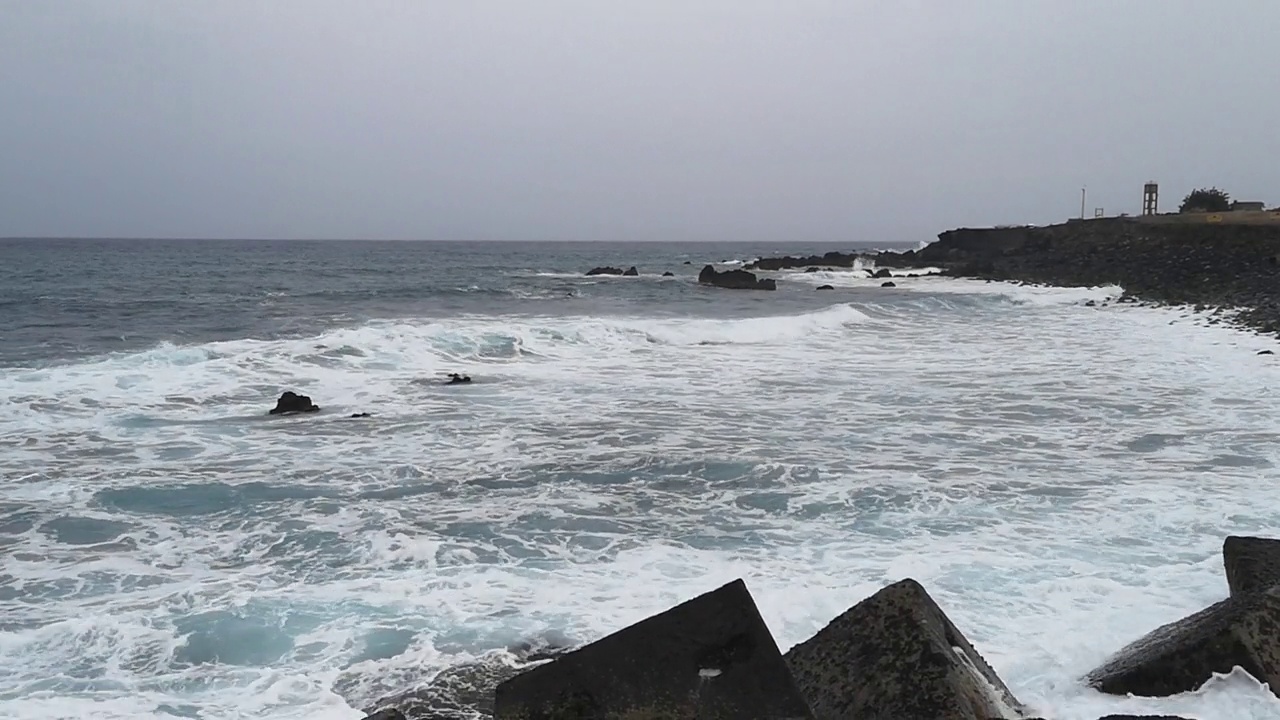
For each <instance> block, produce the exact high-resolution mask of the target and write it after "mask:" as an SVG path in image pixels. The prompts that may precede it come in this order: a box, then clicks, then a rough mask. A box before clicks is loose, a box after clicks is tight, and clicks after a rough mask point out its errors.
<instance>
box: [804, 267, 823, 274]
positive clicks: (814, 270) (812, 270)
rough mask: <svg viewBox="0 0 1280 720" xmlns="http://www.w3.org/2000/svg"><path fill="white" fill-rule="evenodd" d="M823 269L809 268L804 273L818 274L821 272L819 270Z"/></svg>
mask: <svg viewBox="0 0 1280 720" xmlns="http://www.w3.org/2000/svg"><path fill="white" fill-rule="evenodd" d="M821 269H822V268H817V267H809V268H805V269H804V271H805V272H807V273H811V272H818V271H819V270H821Z"/></svg>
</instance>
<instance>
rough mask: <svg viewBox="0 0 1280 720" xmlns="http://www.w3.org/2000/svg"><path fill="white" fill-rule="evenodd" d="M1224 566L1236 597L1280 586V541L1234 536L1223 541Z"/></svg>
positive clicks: (1232, 592) (1228, 581)
mask: <svg viewBox="0 0 1280 720" xmlns="http://www.w3.org/2000/svg"><path fill="white" fill-rule="evenodd" d="M1222 565H1223V567H1224V568H1225V569H1226V571H1227V587H1229V588H1231V595H1232V596H1233V597H1234V596H1236V595H1240V594H1243V593H1250V592H1257V591H1259V590H1266V589H1267V588H1270V587H1274V586H1276V585H1280V540H1273V539H1271V538H1260V537H1245V536H1240V535H1230V536H1228V537H1227V539H1226V540H1224V541H1223V543H1222Z"/></svg>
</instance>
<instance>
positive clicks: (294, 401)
mask: <svg viewBox="0 0 1280 720" xmlns="http://www.w3.org/2000/svg"><path fill="white" fill-rule="evenodd" d="M319 410H320V406H319V405H315V404H313V403H312V402H311V398H310V397H309V396H307V395H298V394H297V393H295V392H293V391H292V390H286V391H285V392H284V394H283V395H281V396H280V399H279V400H276V406H275V407H274V408H272V409H271V410H270V412H269V413H268V414H269V415H283V414H285V413H296V412H317V411H319Z"/></svg>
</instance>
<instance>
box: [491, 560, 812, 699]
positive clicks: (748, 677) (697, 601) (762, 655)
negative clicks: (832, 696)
mask: <svg viewBox="0 0 1280 720" xmlns="http://www.w3.org/2000/svg"><path fill="white" fill-rule="evenodd" d="M494 709H495V713H494V715H495V717H496V718H497V719H498V720H517V719H519V720H552V719H553V718H554V719H555V720H608V719H609V718H626V719H628V720H632V719H634V720H645V719H648V718H655V719H656V718H663V719H664V720H714V719H719V718H723V719H724V720H734V719H736V718H760V720H781V719H782V718H788V719H792V718H794V719H796V720H801V719H807V718H812V717H813V716H812V715H811V713H810V711H809V708H808V706H807V705H806V704H805V702H804V700H803V699H802V698H801V696H800V694H799V692H798V690H797V688H796V685H795V682H794V681H793V680H792V679H791V676H790V674H788V672H787V666H786V664H785V663H783V661H782V656H781V654H780V653H779V652H778V646H777V644H776V643H775V642H774V640H773V636H772V635H770V634H769V629H768V628H767V627H766V626H765V624H764V620H763V619H761V617H760V612H759V611H758V610H757V609H756V605H755V602H754V601H753V600H752V599H751V594H750V593H749V592H747V586H746V584H745V583H743V582H742V581H741V580H735V581H734V582H732V583H729V584H728V585H725V586H724V587H721V588H719V589H717V590H714V591H712V592H709V593H707V594H705V595H701V596H699V597H696V598H694V599H692V600H689V601H687V602H684V603H682V604H680V605H677V606H675V607H673V608H671V609H670V610H667V611H665V612H663V613H660V614H658V615H655V616H653V617H651V618H648V619H646V620H642V621H640V622H638V623H636V624H635V625H632V626H630V627H628V628H626V629H624V630H620V631H618V632H616V633H614V634H612V635H609V636H608V637H605V638H603V639H601V640H597V641H596V642H594V643H591V644H590V645H587V646H585V647H583V648H580V649H578V650H575V651H573V652H570V653H568V654H566V655H563V656H561V657H560V658H558V659H556V660H554V661H552V662H550V663H547V664H545V665H542V666H539V667H536V668H534V669H532V670H529V671H528V672H525V673H522V674H520V675H517V676H516V677H514V678H512V679H510V680H508V681H506V682H504V683H502V684H501V685H499V686H498V689H497V691H496V692H495V693H494Z"/></svg>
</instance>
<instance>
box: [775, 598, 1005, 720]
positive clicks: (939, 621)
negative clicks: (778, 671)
mask: <svg viewBox="0 0 1280 720" xmlns="http://www.w3.org/2000/svg"><path fill="white" fill-rule="evenodd" d="M785 657H786V661H787V666H788V667H790V668H791V674H792V676H793V677H794V678H795V679H796V684H797V685H799V686H800V691H801V693H802V694H803V695H804V697H805V698H806V699H807V700H808V701H809V706H810V707H811V708H813V714H814V716H815V717H819V718H840V719H842V720H843V719H848V720H853V719H855V718H895V719H897V718H901V719H902V720H911V719H915V718H919V719H920V720H924V718H929V719H930V720H986V718H993V717H994V718H1003V717H1010V716H1014V717H1020V713H1021V712H1022V710H1023V708H1022V704H1021V703H1019V702H1018V700H1017V699H1016V698H1014V697H1013V693H1011V692H1009V689H1008V688H1007V687H1005V685H1004V683H1003V682H1001V680H1000V678H999V677H997V676H996V673H995V671H994V670H992V669H991V667H990V666H989V665H987V663H986V661H985V660H983V659H982V656H981V655H979V654H978V651H977V650H974V649H973V646H972V645H970V644H969V641H968V640H966V639H965V637H964V635H963V634H962V633H961V632H960V631H959V630H958V629H957V628H956V626H955V625H953V624H952V623H951V621H950V620H949V619H947V616H946V615H945V614H944V613H943V612H942V609H941V608H939V607H938V605H937V604H936V603H934V601H933V598H931V597H929V594H928V593H927V592H925V589H924V588H923V587H921V586H920V583H918V582H916V581H915V580H911V579H907V580H902V581H900V582H896V583H894V584H892V585H890V586H888V587H886V588H884V589H882V590H881V591H880V592H877V593H876V594H875V595H872V596H871V597H869V598H867V599H866V600H863V601H862V602H860V603H858V604H857V605H854V606H853V607H852V608H850V609H848V610H846V611H845V612H844V613H843V614H841V615H840V616H839V617H837V618H836V619H835V620H832V621H831V623H830V624H828V625H827V626H826V627H825V628H823V629H822V630H819V631H818V633H817V634H816V635H814V636H813V637H811V638H809V639H808V640H806V641H804V642H802V643H800V644H799V645H796V646H795V647H793V648H791V650H789V651H788V652H787V654H786V656H785Z"/></svg>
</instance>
